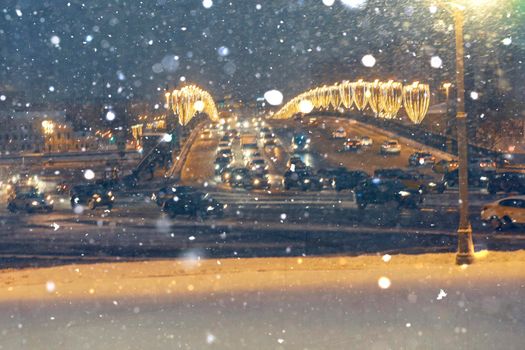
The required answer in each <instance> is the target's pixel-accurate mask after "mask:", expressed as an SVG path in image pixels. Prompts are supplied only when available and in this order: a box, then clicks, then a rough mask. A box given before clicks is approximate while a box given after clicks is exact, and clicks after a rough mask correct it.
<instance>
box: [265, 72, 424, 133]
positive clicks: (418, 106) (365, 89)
mask: <svg viewBox="0 0 525 350" xmlns="http://www.w3.org/2000/svg"><path fill="white" fill-rule="evenodd" d="M429 104H430V87H429V85H428V84H421V83H419V82H414V83H412V84H409V85H403V84H402V83H400V82H395V81H392V80H389V81H387V82H381V81H379V80H375V81H373V82H367V81H363V80H362V79H360V80H357V81H354V82H350V81H347V80H345V81H342V82H340V83H335V84H334V85H329V86H327V85H323V86H319V87H316V88H313V89H310V90H308V91H305V92H303V93H301V94H299V95H297V96H296V97H294V98H293V99H291V100H290V101H288V102H287V103H286V104H285V105H284V106H283V107H282V108H281V109H280V110H279V111H277V112H276V113H275V114H274V115H273V116H272V118H273V119H290V118H292V117H293V116H294V115H295V114H297V113H303V114H308V113H310V112H311V111H312V110H314V109H318V110H328V109H333V110H338V109H339V108H346V109H350V108H352V107H355V108H356V109H357V110H359V111H362V110H365V109H366V108H367V106H368V107H369V108H370V109H371V110H372V111H373V113H374V115H375V116H376V117H379V118H385V119H392V118H395V117H396V116H397V114H398V112H399V110H400V109H401V108H404V109H405V111H406V114H407V116H408V117H409V119H410V120H411V121H412V122H413V123H414V124H420V123H421V122H422V121H423V119H424V118H425V116H426V114H427V112H428V107H429Z"/></svg>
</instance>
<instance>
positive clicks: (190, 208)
mask: <svg viewBox="0 0 525 350" xmlns="http://www.w3.org/2000/svg"><path fill="white" fill-rule="evenodd" d="M226 207H227V205H226V204H222V203H220V202H219V201H217V200H216V199H214V198H212V197H211V196H210V195H209V194H208V193H203V192H201V191H192V192H185V193H180V194H178V195H177V196H176V197H174V198H173V199H170V200H167V201H165V202H164V204H163V205H162V211H163V212H165V213H166V214H168V215H169V216H170V217H171V218H175V217H176V216H179V215H189V216H191V217H201V218H204V217H210V216H215V217H222V216H223V215H224V209H225V208H226Z"/></svg>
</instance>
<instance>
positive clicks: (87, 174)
mask: <svg viewBox="0 0 525 350" xmlns="http://www.w3.org/2000/svg"><path fill="white" fill-rule="evenodd" d="M84 178H85V179H86V180H93V179H94V178H95V172H94V171H93V170H91V169H86V170H85V171H84Z"/></svg>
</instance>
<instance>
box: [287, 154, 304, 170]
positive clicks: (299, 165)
mask: <svg viewBox="0 0 525 350" xmlns="http://www.w3.org/2000/svg"><path fill="white" fill-rule="evenodd" d="M286 166H287V167H288V169H291V168H292V167H293V168H294V169H304V168H306V164H305V163H304V162H303V160H302V159H301V157H299V156H291V157H290V159H288V162H287V163H286Z"/></svg>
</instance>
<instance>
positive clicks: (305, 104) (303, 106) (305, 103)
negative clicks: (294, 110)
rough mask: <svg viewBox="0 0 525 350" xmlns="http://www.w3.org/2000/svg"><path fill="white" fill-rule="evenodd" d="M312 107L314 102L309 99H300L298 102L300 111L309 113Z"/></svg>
mask: <svg viewBox="0 0 525 350" xmlns="http://www.w3.org/2000/svg"><path fill="white" fill-rule="evenodd" d="M313 109H314V104H313V103H312V102H311V101H310V100H301V102H299V111H300V112H301V113H305V114H307V113H310V112H311V111H312V110H313Z"/></svg>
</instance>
